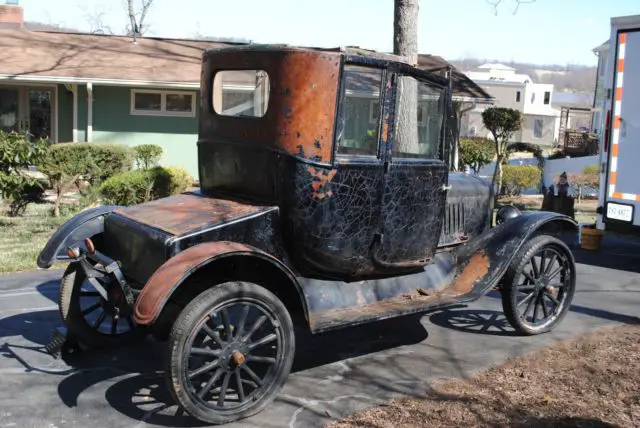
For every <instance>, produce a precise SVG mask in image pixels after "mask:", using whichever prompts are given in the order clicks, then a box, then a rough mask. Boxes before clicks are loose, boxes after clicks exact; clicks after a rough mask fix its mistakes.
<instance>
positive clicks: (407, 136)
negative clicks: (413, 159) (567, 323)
mask: <svg viewBox="0 0 640 428" xmlns="http://www.w3.org/2000/svg"><path fill="white" fill-rule="evenodd" d="M393 53H394V54H396V55H400V56H403V57H404V58H405V60H406V61H407V62H408V63H409V64H411V65H417V63H418V0H395V1H394V21H393ZM397 97H398V100H399V103H398V104H397V107H396V127H395V133H394V141H395V142H394V146H395V147H397V149H398V151H400V152H404V153H419V144H418V142H419V138H418V82H417V81H416V80H415V79H413V78H411V77H400V80H399V81H398V87H397Z"/></svg>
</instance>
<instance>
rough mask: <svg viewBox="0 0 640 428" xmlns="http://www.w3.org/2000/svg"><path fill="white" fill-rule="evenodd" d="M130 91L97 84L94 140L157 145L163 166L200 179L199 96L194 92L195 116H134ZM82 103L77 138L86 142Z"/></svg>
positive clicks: (94, 88) (94, 101)
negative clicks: (184, 170)
mask: <svg viewBox="0 0 640 428" xmlns="http://www.w3.org/2000/svg"><path fill="white" fill-rule="evenodd" d="M131 90H132V88H126V87H108V86H95V85H94V87H93V135H92V141H94V142H109V143H116V144H124V145H127V146H136V145H139V144H156V145H158V146H160V147H162V149H163V155H162V158H161V160H160V162H161V164H162V165H167V166H168V165H174V166H182V167H184V168H186V169H187V171H189V173H190V174H191V175H192V176H193V177H194V178H197V177H198V151H197V150H198V149H197V147H198V146H197V140H198V117H199V114H200V112H199V104H198V101H199V93H197V92H196V93H195V96H196V117H171V116H141V115H132V114H131ZM83 91H84V93H83V94H81V97H79V101H80V100H86V88H83ZM194 92H195V91H194ZM79 104H81V105H84V108H83V109H79V113H81V114H79V117H78V122H79V126H80V127H81V129H82V132H79V133H78V137H79V140H80V141H84V140H85V138H84V137H85V132H84V130H85V129H86V124H87V108H86V102H84V103H79ZM79 107H80V106H79Z"/></svg>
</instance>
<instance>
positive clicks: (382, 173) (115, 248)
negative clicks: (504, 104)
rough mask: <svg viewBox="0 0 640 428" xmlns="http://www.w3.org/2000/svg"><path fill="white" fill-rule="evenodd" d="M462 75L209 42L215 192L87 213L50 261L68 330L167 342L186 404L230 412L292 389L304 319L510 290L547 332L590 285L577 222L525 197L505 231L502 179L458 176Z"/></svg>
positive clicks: (223, 414) (172, 383)
mask: <svg viewBox="0 0 640 428" xmlns="http://www.w3.org/2000/svg"><path fill="white" fill-rule="evenodd" d="M243 82H244V83H243ZM449 83H450V79H449V78H447V77H442V76H441V75H436V74H433V73H429V72H427V71H424V70H420V69H418V68H416V67H413V66H411V65H410V64H407V63H405V62H404V61H402V60H401V58H398V57H395V56H392V55H386V54H379V53H375V52H370V51H363V50H359V49H311V48H296V47H290V46H257V45H249V46H242V47H230V48H223V49H216V50H209V51H206V52H205V53H204V54H203V58H202V80H201V99H200V116H199V131H198V134H199V137H198V142H197V144H198V161H199V162H198V164H199V179H200V180H199V182H200V187H199V188H198V189H197V190H196V191H192V192H187V193H183V194H179V195H174V196H169V197H166V198H162V199H158V200H154V201H151V202H147V203H142V204H139V205H134V206H128V207H115V206H102V207H98V208H94V209H89V210H86V211H84V212H82V213H80V214H78V215H77V216H76V217H74V218H72V219H71V220H69V221H68V222H67V223H66V224H64V225H63V226H62V227H61V228H60V229H59V230H57V231H56V232H55V233H54V234H53V236H52V237H51V239H50V240H49V242H48V243H47V244H46V246H45V247H44V248H43V250H42V252H41V254H40V255H39V258H38V265H39V266H40V267H43V268H47V267H50V266H51V265H52V264H53V263H54V262H55V261H57V260H58V261H59V260H68V261H69V267H68V268H67V270H66V272H65V274H64V276H63V279H62V282H61V289H60V290H61V291H60V306H61V314H62V318H63V319H64V322H65V324H66V327H67V329H68V335H69V337H73V338H75V340H77V341H78V342H80V343H82V344H84V345H86V346H110V345H116V344H121V343H127V342H129V341H133V340H139V339H140V338H141V337H143V336H145V335H146V334H147V333H152V334H153V335H154V336H155V337H156V338H158V339H160V340H166V341H168V342H169V344H168V346H169V351H170V352H169V357H168V359H167V378H168V380H169V383H168V385H169V389H170V390H171V392H172V394H173V396H174V398H175V399H176V401H177V402H178V403H179V404H180V405H181V406H182V407H183V408H184V409H185V410H186V411H188V412H189V413H191V414H192V415H194V416H195V417H197V418H199V419H202V420H203V421H207V422H210V423H225V422H230V421H234V420H238V419H241V418H245V417H247V416H249V415H252V414H255V413H257V412H259V411H260V410H261V409H264V407H265V406H267V405H268V404H269V403H270V402H271V401H272V400H273V398H274V397H275V395H276V394H277V393H278V391H279V389H280V387H281V386H282V384H283V383H284V382H285V379H286V377H287V375H288V373H289V371H290V369H291V364H292V361H293V355H294V352H295V335H294V333H293V326H294V325H301V326H305V328H308V329H309V330H310V331H311V332H312V333H320V332H324V331H327V330H331V329H337V328H344V327H351V326H354V325H358V324H361V323H366V322H372V321H377V320H381V319H384V318H390V317H397V316H402V315H406V314H410V313H417V312H426V311H428V310H433V309H436V308H442V307H447V306H449V305H452V304H458V303H464V302H470V301H473V300H476V299H478V298H480V297H481V296H484V295H485V294H487V293H488V292H489V291H491V290H493V289H498V290H500V291H501V294H502V302H503V306H504V309H505V314H506V315H507V318H508V319H509V321H510V322H511V324H512V325H513V326H514V328H515V329H516V330H517V331H519V332H520V333H523V334H538V333H542V332H545V331H549V330H550V329H551V328H553V326H555V325H556V324H557V323H558V322H560V320H561V319H562V317H563V316H564V314H565V313H566V310H567V308H568V306H569V304H570V302H571V299H572V297H573V291H574V289H575V264H574V260H573V257H572V255H571V251H570V250H569V248H568V247H567V246H566V245H565V244H564V243H563V242H562V241H561V240H559V239H558V238H557V237H555V236H554V234H555V233H556V232H557V231H558V230H563V229H564V228H566V227H569V228H571V227H575V223H574V222H573V220H572V219H570V218H568V217H566V216H563V215H560V214H557V213H550V212H537V213H520V212H518V211H517V210H515V208H513V207H507V208H501V209H500V211H499V212H498V214H497V223H496V224H494V223H493V220H492V212H493V199H494V197H493V191H492V189H491V187H490V186H489V185H488V184H487V183H486V182H485V181H483V180H481V179H480V178H478V177H475V176H471V175H466V174H462V173H458V172H452V171H450V167H449V162H448V159H449V155H450V153H449V146H450V138H451V133H450V132H449V131H450V130H449V123H450V122H449V121H448V118H449V116H450V114H451V89H450V85H449ZM242 84H246V85H248V86H249V88H250V89H249V90H248V91H247V90H246V89H243V90H244V92H243V90H240V89H237V88H239V87H240V86H242ZM234 88H236V89H234ZM85 280H86V281H87V282H88V284H87V285H86V288H83V287H85V285H84V284H85ZM81 298H95V299H96V300H95V301H94V303H93V304H91V305H90V306H88V307H83V306H82V304H81V303H80V300H81ZM234 308H235V310H233V309H234ZM251 311H253V316H251ZM93 313H97V318H96V319H95V320H94V321H90V320H89V316H91V315H92V314H93ZM108 319H111V322H110V323H109V322H108V321H106V320H108ZM105 323H106V328H107V330H106V331H102V330H101V329H102V328H103V327H104V326H105ZM58 339H59V338H58ZM63 340H66V338H64V339H63ZM57 343H58V345H59V344H60V343H61V341H60V340H59V341H58V342H57ZM52 349H53V348H52Z"/></svg>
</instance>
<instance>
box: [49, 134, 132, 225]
mask: <svg viewBox="0 0 640 428" xmlns="http://www.w3.org/2000/svg"><path fill="white" fill-rule="evenodd" d="M132 166H133V150H132V149H131V148H129V147H127V146H123V145H119V144H105V143H62V144H54V145H52V146H50V148H49V151H48V154H47V158H46V160H45V161H44V162H42V163H41V164H40V165H38V168H39V169H40V170H41V171H42V172H43V173H44V174H46V175H47V176H48V177H49V180H50V181H51V185H52V187H53V189H54V191H55V193H56V200H55V203H54V206H53V215H54V216H56V217H57V216H59V215H60V199H61V197H62V194H64V193H65V192H67V191H69V190H70V189H71V188H72V187H73V186H75V187H76V188H77V189H78V191H80V194H81V195H83V196H85V195H84V192H83V191H82V187H81V184H80V183H81V182H82V181H87V182H88V183H89V185H90V186H93V185H98V184H99V183H101V182H103V181H104V180H106V179H108V178H109V177H112V176H113V175H115V174H118V173H121V172H124V171H129V170H131V168H132Z"/></svg>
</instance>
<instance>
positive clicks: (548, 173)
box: [544, 155, 600, 186]
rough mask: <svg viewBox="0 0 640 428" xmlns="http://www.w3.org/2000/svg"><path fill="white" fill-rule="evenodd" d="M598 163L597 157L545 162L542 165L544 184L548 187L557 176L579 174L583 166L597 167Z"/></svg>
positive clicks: (554, 181)
mask: <svg viewBox="0 0 640 428" xmlns="http://www.w3.org/2000/svg"><path fill="white" fill-rule="evenodd" d="M598 162H600V156H599V155H594V156H584V157H580V158H564V159H553V160H547V161H546V162H545V164H544V183H545V184H546V185H547V186H549V184H551V183H556V182H557V181H558V176H559V175H560V174H562V173H563V172H566V173H567V174H576V173H580V172H582V169H583V168H584V167H585V166H589V165H597V164H598Z"/></svg>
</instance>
